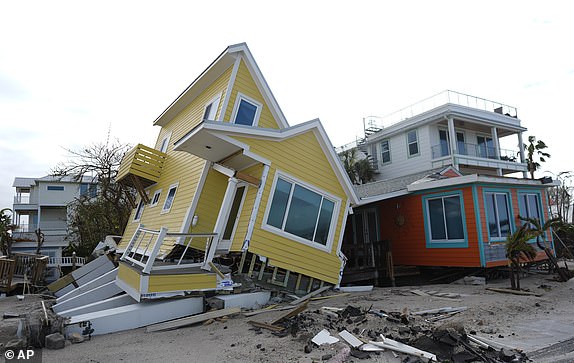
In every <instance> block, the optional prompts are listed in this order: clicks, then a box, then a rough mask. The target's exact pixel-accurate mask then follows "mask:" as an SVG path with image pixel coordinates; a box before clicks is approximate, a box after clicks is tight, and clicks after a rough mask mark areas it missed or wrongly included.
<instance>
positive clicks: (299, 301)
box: [291, 285, 331, 305]
mask: <svg viewBox="0 0 574 363" xmlns="http://www.w3.org/2000/svg"><path fill="white" fill-rule="evenodd" d="M330 288H331V286H330V285H328V286H323V287H321V288H319V289H317V290H315V291H313V292H310V293H308V294H307V295H305V296H302V297H300V298H298V299H296V300H294V301H291V305H299V304H300V303H302V302H303V301H305V300H307V299H310V298H312V297H313V296H315V295H319V294H320V293H322V292H324V291H327V290H329V289H330Z"/></svg>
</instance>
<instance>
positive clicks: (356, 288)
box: [339, 285, 373, 292]
mask: <svg viewBox="0 0 574 363" xmlns="http://www.w3.org/2000/svg"><path fill="white" fill-rule="evenodd" d="M339 291H341V292H369V291H373V285H365V286H342V287H339Z"/></svg>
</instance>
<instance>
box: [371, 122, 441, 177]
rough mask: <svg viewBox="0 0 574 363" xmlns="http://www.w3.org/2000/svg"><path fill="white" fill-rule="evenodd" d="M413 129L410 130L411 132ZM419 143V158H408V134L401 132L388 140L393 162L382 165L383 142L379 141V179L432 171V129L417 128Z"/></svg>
mask: <svg viewBox="0 0 574 363" xmlns="http://www.w3.org/2000/svg"><path fill="white" fill-rule="evenodd" d="M411 130H413V129H409V130H408V131H411ZM416 130H417V135H418V142H419V154H418V155H417V156H410V157H409V156H408V152H407V150H408V144H407V133H408V131H405V132H400V133H398V134H395V135H393V136H391V137H389V138H388V140H389V143H390V147H391V162H390V163H387V164H384V165H383V164H382V163H381V149H380V145H378V144H380V143H381V141H383V140H379V141H377V152H378V155H377V158H378V160H379V171H380V174H379V175H378V176H377V179H379V180H381V179H391V178H398V177H401V176H405V175H410V174H414V173H416V172H419V171H423V170H429V169H431V167H432V166H431V142H430V127H429V126H428V125H424V126H420V127H417V128H416ZM435 132H437V139H438V131H435Z"/></svg>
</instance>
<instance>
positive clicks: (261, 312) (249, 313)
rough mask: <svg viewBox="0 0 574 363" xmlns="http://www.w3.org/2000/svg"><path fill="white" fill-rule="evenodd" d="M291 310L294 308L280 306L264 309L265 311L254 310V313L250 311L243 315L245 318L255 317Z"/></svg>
mask: <svg viewBox="0 0 574 363" xmlns="http://www.w3.org/2000/svg"><path fill="white" fill-rule="evenodd" d="M289 309H293V307H292V306H279V307H276V308H271V309H268V308H264V309H259V310H254V311H250V312H247V313H243V316H254V315H259V314H263V313H271V312H274V311H283V310H289Z"/></svg>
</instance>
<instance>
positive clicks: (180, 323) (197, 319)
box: [146, 308, 241, 333]
mask: <svg viewBox="0 0 574 363" xmlns="http://www.w3.org/2000/svg"><path fill="white" fill-rule="evenodd" d="M239 312H241V309H240V308H228V309H221V310H214V311H209V312H207V313H203V314H198V315H192V316H188V317H185V318H181V319H176V320H171V321H166V322H163V323H159V324H153V325H150V326H148V327H147V329H146V331H147V332H148V333H150V332H156V331H161V330H169V329H176V328H181V327H184V326H189V325H193V324H196V323H202V322H204V321H206V320H209V319H215V318H219V317H222V316H226V315H233V314H237V313H239Z"/></svg>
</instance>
